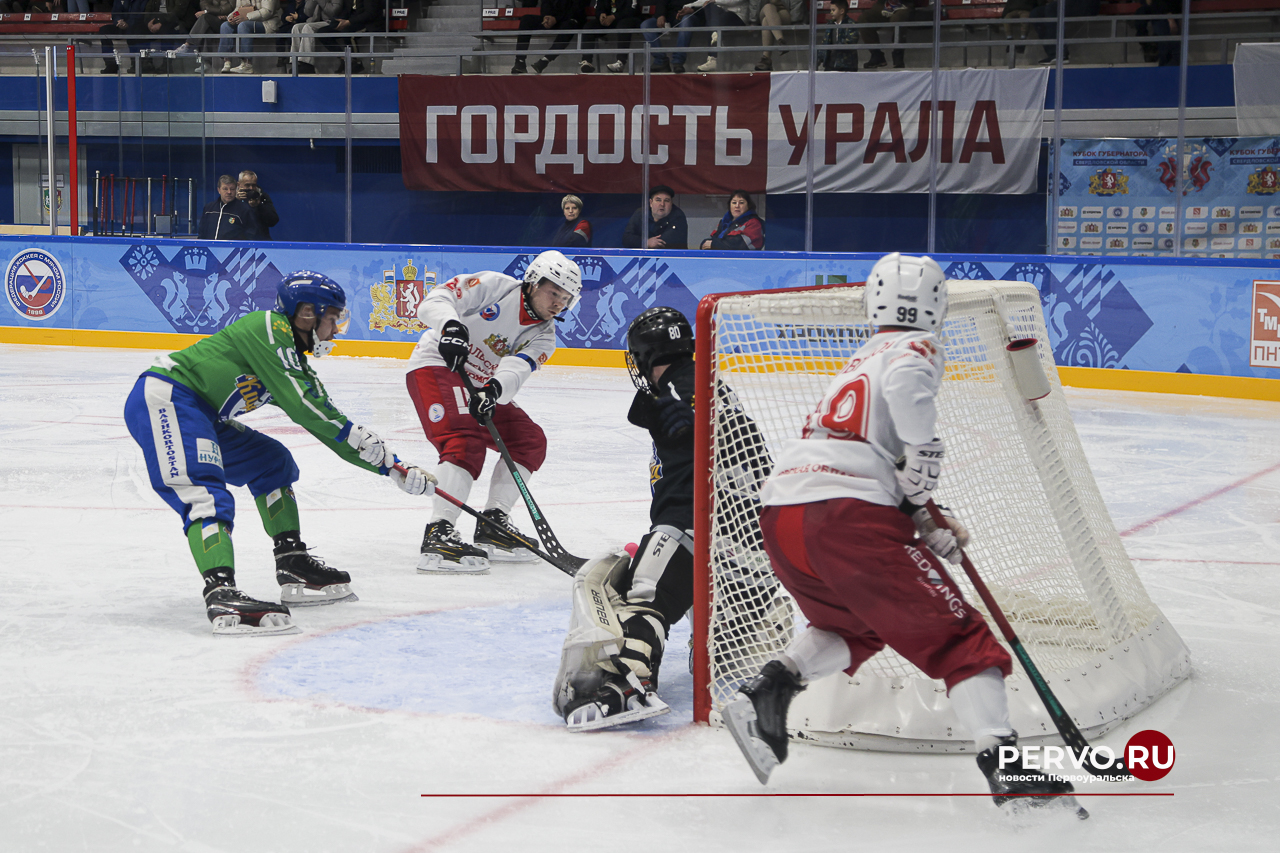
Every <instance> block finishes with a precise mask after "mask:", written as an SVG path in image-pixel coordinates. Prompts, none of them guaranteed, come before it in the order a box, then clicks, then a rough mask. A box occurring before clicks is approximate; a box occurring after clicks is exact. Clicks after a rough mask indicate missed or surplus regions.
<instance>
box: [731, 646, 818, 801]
mask: <svg viewBox="0 0 1280 853" xmlns="http://www.w3.org/2000/svg"><path fill="white" fill-rule="evenodd" d="M804 688H805V686H804V685H803V684H801V683H800V679H799V677H797V676H796V675H794V674H793V673H792V672H791V670H789V669H787V666H786V664H784V663H783V662H782V661H780V660H771V661H769V662H768V663H767V664H765V665H764V667H763V668H762V669H761V670H760V674H759V675H757V676H756V677H755V678H753V679H751V681H749V682H747V683H746V684H744V685H743V686H742V687H740V688H738V692H739V693H741V694H742V695H741V696H739V697H737V698H736V699H734V700H733V701H732V702H730V703H729V704H728V705H726V706H725V708H724V724H725V726H726V727H727V728H728V729H729V733H730V734H732V735H733V739H734V740H735V741H737V742H738V748H739V749H741V750H742V754H743V756H744V757H745V758H746V759H747V763H748V764H750V765H751V769H752V771H753V772H754V773H755V774H756V778H757V779H759V780H760V784H761V785H764V784H767V783H768V781H769V774H770V773H772V772H773V769H774V768H775V767H777V766H778V765H779V764H781V763H782V762H784V761H786V760H787V709H788V708H789V707H791V700H792V699H793V698H795V695H796V694H797V693H799V692H800V691H802V690H804Z"/></svg>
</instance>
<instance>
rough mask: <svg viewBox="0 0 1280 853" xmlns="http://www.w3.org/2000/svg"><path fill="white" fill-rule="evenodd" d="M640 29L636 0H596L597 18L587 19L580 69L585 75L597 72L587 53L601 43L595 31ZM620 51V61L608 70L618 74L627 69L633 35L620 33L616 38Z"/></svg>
mask: <svg viewBox="0 0 1280 853" xmlns="http://www.w3.org/2000/svg"><path fill="white" fill-rule="evenodd" d="M639 28H640V8H639V4H638V3H637V2H636V0H596V16H595V17H594V18H587V21H586V29H587V31H588V32H587V34H586V35H584V36H583V37H582V49H583V51H584V53H583V54H582V62H581V63H579V69H580V70H581V71H582V73H584V74H590V73H591V72H592V71H595V70H596V66H595V63H594V62H593V61H592V59H591V57H590V56H589V55H587V53H586V52H585V51H588V50H592V49H594V48H595V46H596V43H597V42H598V41H599V36H597V35H596V34H595V33H594V32H592V31H593V30H597V29H601V30H635V29H639ZM614 43H615V45H616V46H617V49H618V59H617V61H616V62H610V63H609V64H608V65H607V66H605V67H606V68H608V69H609V70H610V71H612V72H613V73H615V74H617V73H618V72H620V71H623V70H625V69H626V67H627V54H626V53H625V51H627V50H630V49H631V33H618V34H617V35H616V36H615V37H614Z"/></svg>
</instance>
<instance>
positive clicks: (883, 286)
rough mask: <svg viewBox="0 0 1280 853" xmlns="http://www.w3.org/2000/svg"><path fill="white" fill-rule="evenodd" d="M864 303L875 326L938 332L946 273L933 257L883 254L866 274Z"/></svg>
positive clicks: (944, 304)
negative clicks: (905, 327) (904, 327)
mask: <svg viewBox="0 0 1280 853" xmlns="http://www.w3.org/2000/svg"><path fill="white" fill-rule="evenodd" d="M866 304H867V316H869V317H870V318H871V322H872V323H874V324H875V325H877V326H910V327H911V328H913V329H922V330H924V331H926V332H935V333H936V332H939V331H941V330H942V321H943V320H945V319H946V317H947V276H946V274H945V273H944V272H943V271H942V267H940V266H938V262H937V261H935V260H934V259H933V258H929V257H923V258H913V257H911V256H910V255H900V254H898V253H897V252H894V253H893V254H892V255H885V256H884V257H883V258H881V259H880V260H878V261H876V265H875V266H874V267H872V268H871V274H870V275H868V276H867V291H866Z"/></svg>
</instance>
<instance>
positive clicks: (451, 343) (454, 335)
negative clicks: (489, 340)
mask: <svg viewBox="0 0 1280 853" xmlns="http://www.w3.org/2000/svg"><path fill="white" fill-rule="evenodd" d="M439 349H440V357H441V358H443V359H444V366H445V367H447V368H449V369H450V370H452V371H453V372H455V373H457V372H458V371H459V370H461V369H462V368H463V366H464V365H466V363H467V356H469V355H471V333H470V332H469V331H467V327H466V326H464V325H462V323H460V322H458V321H457V320H447V321H445V324H444V325H443V326H441V327H440V346H439Z"/></svg>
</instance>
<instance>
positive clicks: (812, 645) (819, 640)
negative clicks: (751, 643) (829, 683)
mask: <svg viewBox="0 0 1280 853" xmlns="http://www.w3.org/2000/svg"><path fill="white" fill-rule="evenodd" d="M781 658H782V662H783V663H785V664H786V665H787V668H788V669H790V670H792V671H793V672H795V673H796V674H798V675H799V676H800V678H801V679H803V680H804V681H805V682H806V683H807V682H810V681H815V680H816V679H819V678H822V677H823V676H825V675H831V674H832V673H833V672H839V671H840V670H842V669H848V668H849V664H851V663H852V662H853V658H852V657H851V656H850V655H849V646H848V645H847V644H846V643H845V641H844V639H843V638H842V637H841V636H840V635H839V634H833V633H831V632H830V631H823V630H822V629H821V628H814V627H809V628H805V629H804V630H803V631H802V632H800V636H798V637H796V638H795V639H794V640H792V641H791V644H790V645H788V646H787V650H786V652H784V653H783V654H782V656H781Z"/></svg>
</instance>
